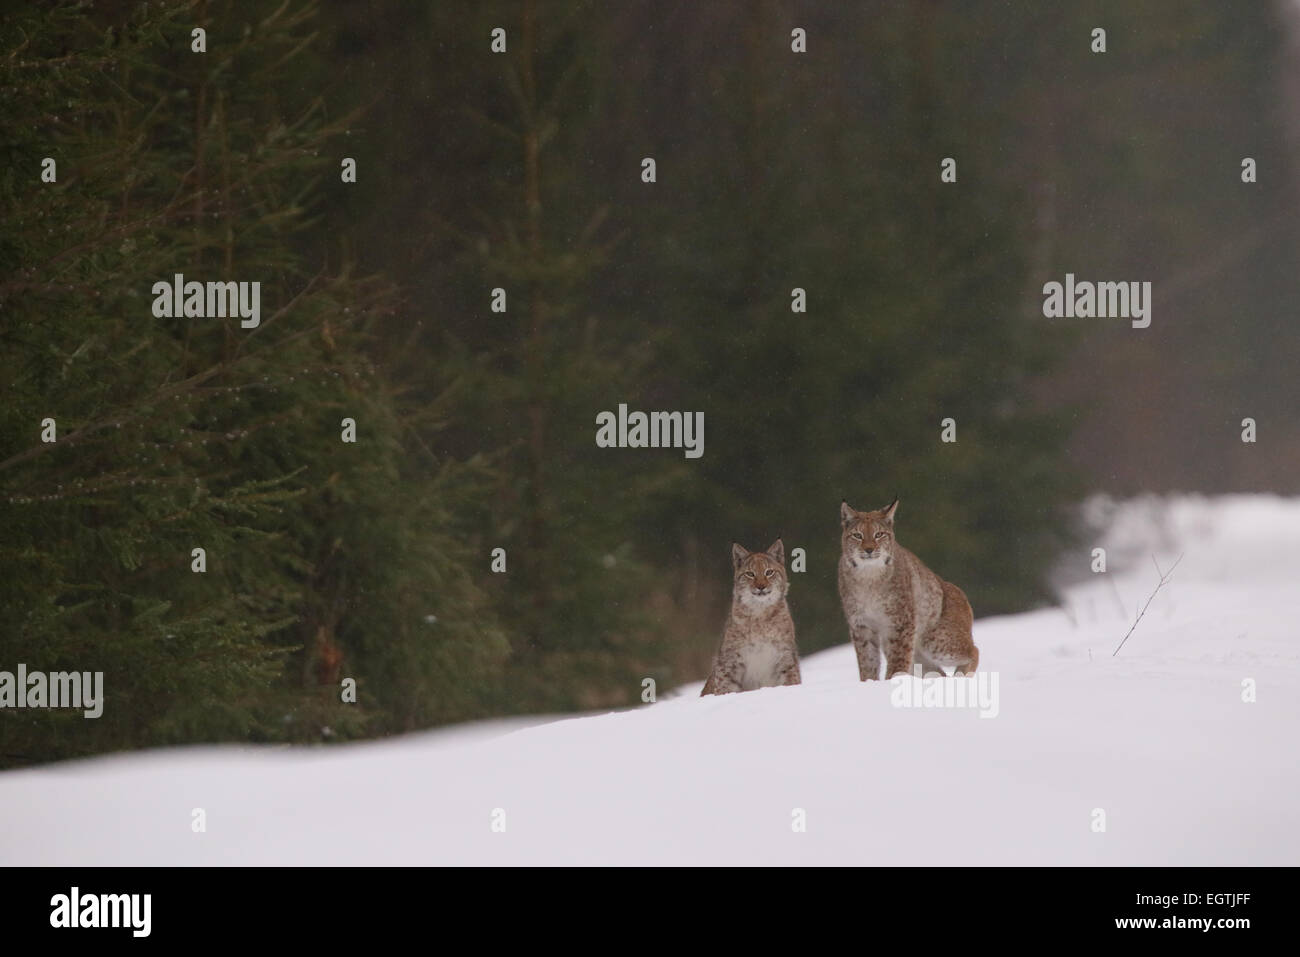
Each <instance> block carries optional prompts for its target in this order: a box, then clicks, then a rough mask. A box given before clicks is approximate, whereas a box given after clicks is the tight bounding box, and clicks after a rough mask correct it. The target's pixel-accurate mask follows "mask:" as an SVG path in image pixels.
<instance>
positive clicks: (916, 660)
mask: <svg viewBox="0 0 1300 957" xmlns="http://www.w3.org/2000/svg"><path fill="white" fill-rule="evenodd" d="M917 665H920V666H921V677H922V678H930V677H932V676H934V675H938V676H939V677H941V678H946V677H947V676H948V673H947V672H946V671H944V670H943V669H944V665H943V664H942V663H940V662H938V661H934V660H933V659H932V658H930V656H929V655H927V654H925V652H924V651H923V650H922V649H921V647H920V646H919V645H918V646H917V649H916V654H915V655H914V656H913V658H912V674H916V666H917Z"/></svg>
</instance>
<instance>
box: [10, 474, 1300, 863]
mask: <svg viewBox="0 0 1300 957" xmlns="http://www.w3.org/2000/svg"><path fill="white" fill-rule="evenodd" d="M1094 512H1095V513H1096V514H1097V515H1098V516H1099V517H1100V518H1101V519H1103V520H1104V521H1106V522H1107V523H1108V525H1109V530H1108V531H1107V532H1106V533H1105V534H1104V535H1102V536H1100V537H1099V539H1098V541H1097V542H1096V543H1095V544H1098V545H1103V546H1105V547H1106V548H1107V550H1108V555H1107V557H1108V562H1109V565H1110V572H1109V573H1108V574H1107V575H1093V574H1092V573H1091V572H1090V571H1089V570H1088V568H1089V564H1090V563H1091V560H1092V559H1091V555H1090V552H1091V548H1092V545H1091V544H1089V545H1088V546H1087V547H1085V548H1083V549H1082V550H1081V552H1080V555H1079V558H1078V564H1077V570H1078V574H1077V575H1076V576H1075V577H1076V578H1077V579H1079V580H1078V581H1077V582H1076V583H1075V584H1072V585H1069V586H1068V587H1067V590H1066V594H1065V597H1064V601H1063V605H1062V607H1060V608H1054V609H1047V610H1042V611H1037V612H1032V613H1028V614H1023V615H1014V616H1009V617H1003V618H982V619H979V620H978V621H977V622H976V625H975V640H976V642H977V643H978V645H979V646H980V650H981V661H980V665H981V669H982V670H983V671H985V672H987V677H986V678H985V679H984V680H985V682H986V683H985V684H984V685H983V690H984V693H985V694H991V693H992V692H993V690H994V687H996V693H997V698H996V716H993V717H982V716H981V714H980V709H979V708H925V707H914V708H904V707H897V706H895V704H894V703H893V700H892V699H895V698H897V697H898V695H899V694H900V691H899V689H897V688H895V687H892V686H891V685H890V684H889V683H888V682H875V683H871V684H863V683H860V682H859V681H858V680H857V672H856V666H855V664H854V658H853V653H852V651H851V649H850V648H849V647H848V646H847V645H841V646H839V647H836V648H833V649H831V650H829V651H826V652H824V653H821V654H818V655H814V656H811V657H809V658H807V659H806V660H805V662H804V669H803V673H804V681H805V683H804V684H803V685H802V686H800V687H794V688H772V689H765V690H761V691H755V692H750V693H747V694H738V695H729V696H726V697H711V698H708V699H700V698H697V697H695V695H696V694H698V691H699V685H698V684H697V685H694V686H690V687H687V688H684V689H680V691H681V693H680V694H675V695H661V697H660V700H659V701H658V702H657V703H655V704H648V705H645V706H642V707H641V708H639V709H637V710H633V711H626V712H620V713H615V714H607V715H599V716H589V717H581V718H574V719H569V720H558V721H553V722H551V723H546V724H541V725H536V726H532V727H528V728H525V729H523V730H518V729H517V728H516V726H514V725H502V726H496V727H492V726H489V727H483V726H476V727H473V728H470V729H467V730H466V731H465V732H463V733H462V732H457V731H451V732H438V733H432V734H424V735H411V736H408V737H403V738H399V739H393V740H389V741H385V742H381V743H375V744H364V745H349V746H342V747H334V748H323V749H321V748H318V749H310V750H303V751H291V750H286V749H251V748H195V749H183V750H174V751H160V752H151V753H145V754H138V755H131V756H124V757H116V758H106V759H100V760H94V761H86V762H77V763H72V764H65V765H56V766H49V767H44V768H39V769H34V770H25V771H16V772H8V773H5V774H0V865H10V864H72V865H93V864H119V863H125V864H322V865H325V864H903V865H927V864H949V865H957V864H1192V865H1211V864H1213V865H1227V864H1275V865H1276V864H1290V865H1294V864H1297V863H1300V760H1297V755H1296V743H1295V742H1296V734H1297V732H1298V731H1300V628H1298V627H1297V621H1300V607H1298V606H1300V589H1298V588H1297V587H1296V583H1297V580H1300V501H1297V500H1283V499H1277V498H1269V497H1263V496H1249V497H1247V496H1237V497H1227V498H1219V499H1201V498H1191V497H1185V498H1176V499H1170V500H1156V499H1152V500H1143V501H1135V502H1128V503H1121V504H1109V505H1108V504H1106V503H1104V502H1098V503H1096V504H1095V505H1094ZM904 532H905V530H904ZM904 540H906V536H905V534H904ZM1153 552H1154V555H1155V558H1156V559H1157V560H1158V562H1159V564H1160V567H1161V568H1162V569H1164V570H1166V571H1167V570H1168V568H1169V567H1170V566H1171V565H1172V564H1173V562H1174V559H1175V558H1177V556H1178V554H1179V553H1180V552H1182V553H1184V557H1183V559H1182V563H1181V564H1180V565H1179V566H1178V568H1177V570H1176V571H1175V572H1174V573H1173V577H1172V580H1171V581H1170V583H1169V584H1167V585H1166V586H1165V587H1164V588H1162V589H1161V590H1160V591H1159V593H1158V594H1157V595H1156V596H1155V599H1154V600H1153V601H1152V602H1151V605H1150V608H1149V609H1148V611H1147V613H1146V616H1145V618H1144V619H1143V620H1142V621H1141V623H1140V624H1139V625H1138V626H1137V629H1136V630H1135V631H1134V633H1133V635H1132V637H1131V638H1130V639H1129V640H1128V643H1127V644H1126V645H1125V646H1124V648H1123V650H1122V651H1121V652H1120V653H1119V655H1118V656H1117V657H1112V652H1113V651H1114V650H1115V647H1116V645H1117V644H1119V641H1120V639H1121V638H1122V637H1123V636H1124V633H1125V632H1126V631H1127V630H1128V629H1129V626H1130V625H1131V624H1132V621H1133V618H1134V615H1135V614H1136V610H1137V608H1138V607H1139V606H1140V605H1141V604H1142V603H1144V602H1145V601H1146V599H1147V598H1148V597H1149V596H1150V594H1151V592H1152V590H1153V589H1154V588H1155V585H1156V582H1157V580H1158V578H1159V576H1158V574H1157V572H1156V569H1155V567H1154V565H1153V562H1152V553H1153ZM926 557H928V558H931V560H932V561H933V563H934V564H935V565H937V566H940V567H942V562H941V560H939V559H938V558H936V557H935V556H926ZM796 614H797V607H796ZM994 675H996V679H997V683H996V686H994V685H993V684H992V679H993V677H994ZM1251 683H1253V697H1254V698H1255V699H1256V700H1254V701H1247V700H1243V698H1249V697H1251V696H1252V695H1251V694H1250V693H1249V691H1250V688H1251V687H1252V684H1251ZM943 684H948V685H953V684H954V682H953V680H951V679H950V680H948V681H947V682H944V683H943ZM921 687H922V688H923V686H921ZM935 687H942V684H941V685H937V686H935ZM967 687H971V686H970V685H967ZM930 693H931V694H934V693H935V692H934V690H933V688H932V689H931V692H930ZM918 696H919V695H918ZM987 703H988V702H986V704H987ZM984 710H985V711H986V712H987V713H989V714H991V713H992V711H993V710H994V709H993V708H989V707H986V708H985V709H984ZM195 808H202V809H203V810H204V812H205V815H206V831H205V832H203V833H195V832H194V831H193V830H192V828H191V821H192V816H191V815H192V811H193V809H195ZM1103 814H1104V830H1102V831H1099V830H1096V829H1095V828H1096V827H1097V826H1098V823H1099V822H1101V821H1102V820H1103V817H1102V815H1103ZM494 822H495V823H496V825H497V827H498V828H500V827H501V825H502V823H504V830H499V829H498V830H494V829H493V825H494ZM800 823H803V824H804V825H805V829H799V824H800Z"/></svg>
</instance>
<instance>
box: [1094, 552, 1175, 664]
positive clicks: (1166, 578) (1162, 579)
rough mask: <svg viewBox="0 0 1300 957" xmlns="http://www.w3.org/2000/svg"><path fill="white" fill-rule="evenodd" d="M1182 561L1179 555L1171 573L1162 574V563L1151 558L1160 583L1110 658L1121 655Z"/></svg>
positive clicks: (1171, 568) (1170, 570)
mask: <svg viewBox="0 0 1300 957" xmlns="http://www.w3.org/2000/svg"><path fill="white" fill-rule="evenodd" d="M1182 560H1183V556H1182V555H1179V556H1178V561H1177V562H1174V563H1173V564H1172V565H1170V566H1169V571H1167V572H1162V571H1160V563H1159V562H1157V561H1156V557H1155V556H1154V555H1152V556H1151V562H1152V564H1154V565H1155V566H1156V571H1157V572H1159V573H1160V581H1159V583H1158V584H1157V585H1156V588H1155V591H1153V592H1152V593H1151V597H1150V598H1148V599H1147V603H1146V604H1145V605H1143V606H1142V608H1141V610H1140V611H1138V613H1137V618H1135V619H1134V620H1133V624H1132V626H1130V628H1129V630H1128V634H1126V635H1125V636H1124V637H1123V639H1121V641H1120V643H1119V644H1118V645H1117V646H1116V648H1115V650H1114V651H1112V652H1111V653H1110V656H1111V657H1112V658H1114V657H1115V656H1116V655H1117V654H1119V650H1120V648H1123V647H1124V642H1126V641H1128V636H1129V635H1131V634H1133V629H1134V628H1136V627H1137V626H1138V622H1139V621H1141V620H1142V616H1143V615H1145V614H1146V613H1147V609H1148V608H1150V607H1151V601H1152V599H1154V598H1155V597H1156V593H1157V592H1159V591H1160V589H1162V588H1164V587H1165V585H1166V584H1167V583H1168V582H1169V579H1170V578H1172V577H1173V574H1174V569H1175V568H1177V567H1178V562H1181V561H1182Z"/></svg>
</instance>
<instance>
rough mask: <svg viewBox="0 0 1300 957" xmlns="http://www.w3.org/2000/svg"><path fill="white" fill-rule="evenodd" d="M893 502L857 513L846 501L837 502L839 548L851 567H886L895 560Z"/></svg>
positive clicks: (894, 506)
mask: <svg viewBox="0 0 1300 957" xmlns="http://www.w3.org/2000/svg"><path fill="white" fill-rule="evenodd" d="M897 509H898V499H894V502H893V504H892V505H889V506H888V507H886V508H882V509H879V510H877V511H874V512H858V511H855V510H854V509H852V508H850V507H849V503H848V502H841V503H840V550H841V553H842V554H843V555H844V557H845V558H846V559H848V561H849V564H850V565H852V566H853V567H854V568H861V567H863V566H873V565H874V566H882V567H883V566H885V565H888V564H890V563H891V562H892V561H893V560H894V512H895V511H896V510H897Z"/></svg>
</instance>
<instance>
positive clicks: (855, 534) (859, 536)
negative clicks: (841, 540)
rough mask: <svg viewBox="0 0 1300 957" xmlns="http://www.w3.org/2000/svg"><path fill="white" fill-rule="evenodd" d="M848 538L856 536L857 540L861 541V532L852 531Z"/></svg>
mask: <svg viewBox="0 0 1300 957" xmlns="http://www.w3.org/2000/svg"><path fill="white" fill-rule="evenodd" d="M849 538H856V539H857V540H858V541H862V533H861V532H854V533H853V534H852V535H850V536H849Z"/></svg>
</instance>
